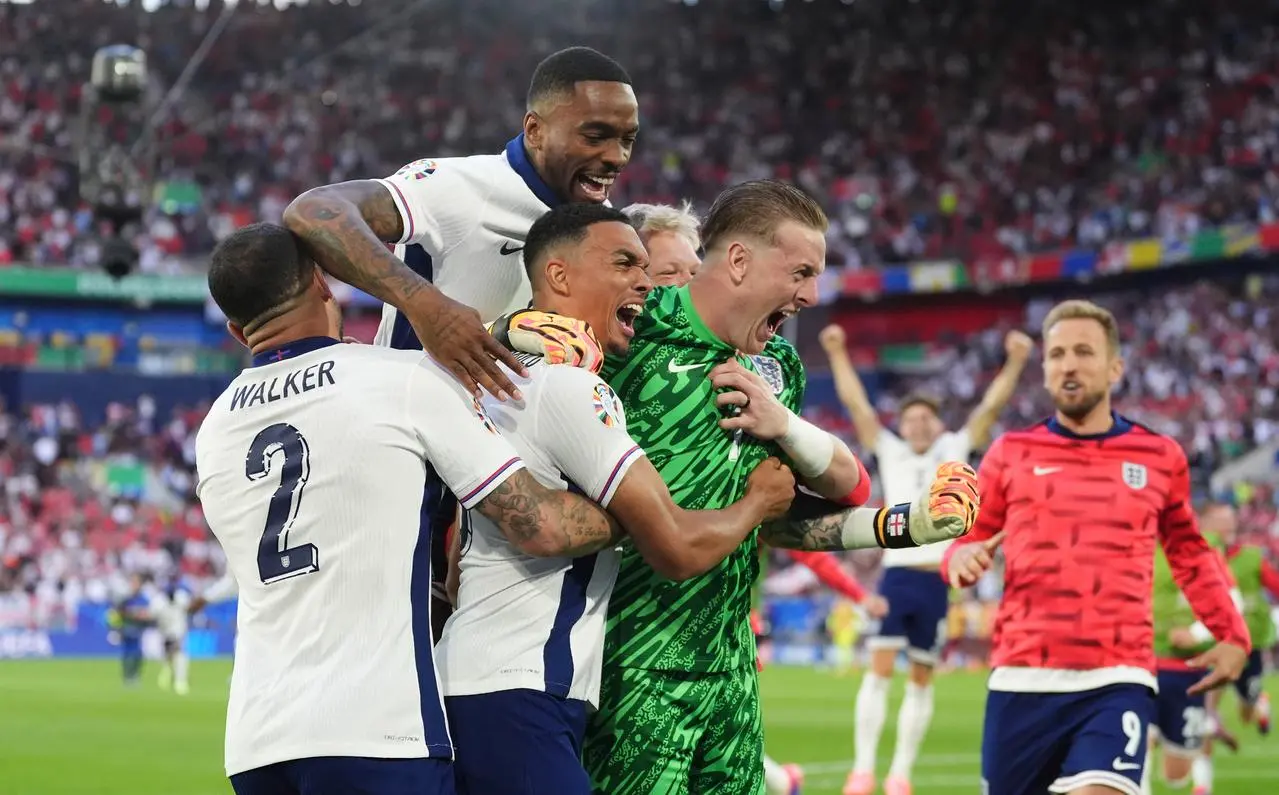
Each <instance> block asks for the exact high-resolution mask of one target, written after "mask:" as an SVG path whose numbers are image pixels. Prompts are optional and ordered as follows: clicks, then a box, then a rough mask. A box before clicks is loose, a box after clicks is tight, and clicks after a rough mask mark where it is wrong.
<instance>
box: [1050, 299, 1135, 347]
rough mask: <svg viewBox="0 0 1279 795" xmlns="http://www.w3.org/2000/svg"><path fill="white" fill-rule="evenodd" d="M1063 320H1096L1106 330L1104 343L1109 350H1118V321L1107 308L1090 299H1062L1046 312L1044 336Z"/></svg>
mask: <svg viewBox="0 0 1279 795" xmlns="http://www.w3.org/2000/svg"><path fill="white" fill-rule="evenodd" d="M1063 320H1095V321H1097V322H1098V323H1100V324H1101V328H1102V330H1103V331H1105V332H1106V344H1107V345H1108V346H1109V348H1110V352H1111V353H1118V352H1119V323H1118V322H1117V321H1116V320H1115V316H1114V315H1113V314H1111V312H1110V310H1109V309H1104V308H1102V307H1100V306H1097V305H1096V304H1094V303H1093V302H1092V301H1083V300H1080V299H1077V298H1072V299H1071V300H1069V301H1062V302H1061V303H1060V304H1057V305H1056V306H1054V307H1053V308H1052V309H1051V310H1050V311H1049V312H1048V316H1047V317H1045V318H1044V325H1043V334H1044V336H1045V337H1047V336H1048V330H1049V329H1051V328H1052V327H1053V326H1055V325H1057V324H1058V323H1060V322H1061V321H1063Z"/></svg>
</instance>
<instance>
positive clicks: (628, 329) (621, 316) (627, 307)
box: [617, 303, 644, 339]
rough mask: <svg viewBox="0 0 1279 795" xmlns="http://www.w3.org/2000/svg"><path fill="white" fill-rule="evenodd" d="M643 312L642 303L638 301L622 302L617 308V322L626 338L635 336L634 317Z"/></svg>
mask: <svg viewBox="0 0 1279 795" xmlns="http://www.w3.org/2000/svg"><path fill="white" fill-rule="evenodd" d="M643 313H644V305H643V304H639V303H630V304H623V305H622V306H620V307H618V309H617V323H618V325H620V326H621V327H622V331H623V332H624V333H625V334H626V338H627V339H630V338H631V337H634V336H635V319H636V318H638V317H639V316H640V315H642V314H643Z"/></svg>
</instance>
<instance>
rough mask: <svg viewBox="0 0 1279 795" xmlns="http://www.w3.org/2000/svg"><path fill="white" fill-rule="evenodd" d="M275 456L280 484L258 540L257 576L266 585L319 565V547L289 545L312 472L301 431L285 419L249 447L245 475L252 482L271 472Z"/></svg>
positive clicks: (311, 570)
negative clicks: (307, 480) (291, 530)
mask: <svg viewBox="0 0 1279 795" xmlns="http://www.w3.org/2000/svg"><path fill="white" fill-rule="evenodd" d="M277 456H278V457H279V458H281V459H282V463H281V466H280V485H279V486H278V487H277V488H276V490H275V493H273V494H272V495H271V504H270V506H269V507H268V508H267V513H266V528H265V529H264V530H263V531H262V540H261V541H260V542H259V543H258V576H260V577H261V578H262V582H263V583H265V584H267V585H270V584H271V583H273V582H279V581H280V580H284V579H288V578H289V577H297V576H298V575H301V574H310V573H311V572H313V571H318V570H319V568H320V550H319V549H317V548H316V546H315V544H302V545H301V546H296V547H290V546H289V528H290V527H292V526H293V520H294V519H295V518H296V517H297V515H298V508H299V507H301V505H302V489H303V487H305V486H306V479H307V477H308V476H309V475H310V474H311V451H310V449H309V448H308V447H307V444H306V438H305V437H303V436H302V433H301V431H299V430H298V429H297V428H294V427H293V426H292V425H289V424H288V423H286V422H277V423H276V424H274V425H270V426H267V427H266V428H263V429H262V430H261V431H260V432H259V433H258V435H257V436H255V437H253V444H252V445H250V446H249V455H248V458H246V459H245V461H244V474H245V475H247V476H248V478H249V480H253V481H257V480H261V479H263V478H265V477H267V476H269V475H271V474H272V468H271V465H272V463H273V462H275V460H276V457H277Z"/></svg>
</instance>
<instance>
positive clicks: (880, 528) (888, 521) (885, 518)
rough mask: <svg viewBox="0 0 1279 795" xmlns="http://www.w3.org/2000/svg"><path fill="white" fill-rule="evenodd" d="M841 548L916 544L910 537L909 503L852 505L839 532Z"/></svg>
mask: <svg viewBox="0 0 1279 795" xmlns="http://www.w3.org/2000/svg"><path fill="white" fill-rule="evenodd" d="M840 543H841V544H842V545H843V548H844V549H874V548H875V547H881V548H883V549H908V548H910V547H914V546H918V545H917V544H916V543H915V540H914V539H913V538H911V536H910V505H909V504H908V503H903V504H902V505H894V506H892V507H890V508H854V509H853V510H851V511H849V512H848V518H847V519H845V520H844V526H843V528H842V529H841V531H840Z"/></svg>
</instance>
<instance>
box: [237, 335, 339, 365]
mask: <svg viewBox="0 0 1279 795" xmlns="http://www.w3.org/2000/svg"><path fill="white" fill-rule="evenodd" d="M341 344H342V343H341V342H339V341H338V340H335V339H333V338H332V337H303V338H302V339H300V340H293V341H292V342H287V343H285V344H283V345H281V346H280V347H278V348H271V349H270V350H266V351H262V352H261V353H255V354H253V366H254V367H261V366H262V365H264V364H275V363H276V362H282V361H284V360H285V359H292V358H293V357H295V356H301V355H302V354H304V353H310V352H311V351H318V350H319V349H320V348H327V347H329V346H330V345H341Z"/></svg>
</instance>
